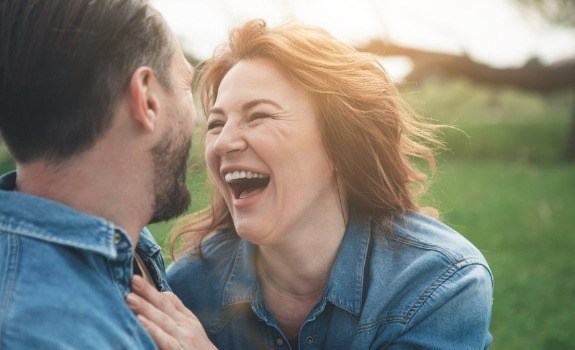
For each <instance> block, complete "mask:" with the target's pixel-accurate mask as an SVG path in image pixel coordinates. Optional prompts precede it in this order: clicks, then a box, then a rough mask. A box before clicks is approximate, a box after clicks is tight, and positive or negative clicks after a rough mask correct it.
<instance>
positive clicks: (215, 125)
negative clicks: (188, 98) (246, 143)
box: [207, 120, 226, 132]
mask: <svg viewBox="0 0 575 350" xmlns="http://www.w3.org/2000/svg"><path fill="white" fill-rule="evenodd" d="M225 124H226V123H225V122H223V121H221V120H211V121H208V125H207V127H208V131H209V132H217V131H219V130H221V129H222V128H223V127H224V125H225Z"/></svg>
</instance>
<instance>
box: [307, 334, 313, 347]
mask: <svg viewBox="0 0 575 350" xmlns="http://www.w3.org/2000/svg"><path fill="white" fill-rule="evenodd" d="M305 343H306V344H308V345H309V344H313V337H312V336H311V335H310V336H309V337H306V338H305Z"/></svg>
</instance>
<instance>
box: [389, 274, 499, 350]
mask: <svg viewBox="0 0 575 350" xmlns="http://www.w3.org/2000/svg"><path fill="white" fill-rule="evenodd" d="M450 270H452V271H453V272H452V273H451V272H450V271H449V270H448V272H447V273H446V274H444V275H443V276H441V277H440V278H438V279H437V281H436V282H435V283H433V284H432V285H430V286H429V287H428V288H427V289H426V290H425V291H424V292H423V294H422V298H420V300H421V301H420V305H418V306H416V308H414V313H413V316H412V317H411V319H410V321H409V322H408V323H407V324H406V325H405V328H404V331H403V332H402V333H401V335H400V336H399V337H398V338H397V339H396V340H395V341H394V342H393V343H392V344H391V346H390V347H388V348H387V349H392V350H398V349H442V350H448V349H454V350H455V349H457V350H464V349H473V350H476V349H487V348H488V347H489V345H490V344H491V341H492V339H493V338H492V336H491V334H490V333H489V324H490V321H491V307H492V303H493V279H492V276H491V272H490V271H489V270H488V269H487V268H486V267H485V266H484V265H481V264H465V265H464V266H462V267H459V266H457V267H454V268H452V269H450Z"/></svg>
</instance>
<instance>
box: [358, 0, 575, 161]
mask: <svg viewBox="0 0 575 350" xmlns="http://www.w3.org/2000/svg"><path fill="white" fill-rule="evenodd" d="M513 1H516V2H517V4H518V5H520V6H523V8H525V9H526V10H530V11H531V10H532V11H537V12H536V13H538V14H540V15H541V16H542V17H543V18H545V19H546V20H548V21H550V22H552V23H557V24H561V25H565V26H571V27H575V0H513ZM358 49H359V50H363V51H367V52H372V53H375V54H378V55H382V56H405V57H409V58H410V59H411V60H412V61H413V70H412V71H411V72H410V74H409V75H408V76H407V77H405V80H406V81H407V82H417V81H422V80H424V79H426V78H427V77H429V76H433V75H442V76H452V77H456V76H460V77H466V78H468V79H471V80H473V81H475V82H477V83H480V84H487V85H492V86H511V87H515V88H519V89H523V90H530V91H534V92H538V93H542V94H547V93H551V92H554V91H558V90H562V89H566V88H571V89H575V57H573V58H571V59H568V60H565V61H563V62H557V63H555V64H552V65H543V64H542V63H541V62H540V61H539V60H538V58H537V57H533V58H531V59H530V60H529V61H527V63H525V65H524V66H523V67H519V68H507V69H498V68H494V67H490V66H488V65H485V64H482V63H479V62H476V61H474V60H472V59H471V58H470V57H468V56H466V55H464V56H457V55H451V54H444V53H437V52H429V51H423V50H418V49H413V48H407V47H401V46H397V45H394V44H392V43H389V42H385V41H382V40H372V41H371V42H369V43H367V44H366V45H364V46H361V47H358ZM572 114H573V118H572V123H571V130H570V134H569V143H568V145H567V150H566V155H567V158H568V159H569V160H571V161H575V101H574V106H573V111H572Z"/></svg>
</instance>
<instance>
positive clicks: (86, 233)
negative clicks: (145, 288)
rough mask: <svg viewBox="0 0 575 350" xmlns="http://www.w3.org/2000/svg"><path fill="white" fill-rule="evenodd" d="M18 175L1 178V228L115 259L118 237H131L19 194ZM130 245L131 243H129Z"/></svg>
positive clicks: (103, 223)
mask: <svg viewBox="0 0 575 350" xmlns="http://www.w3.org/2000/svg"><path fill="white" fill-rule="evenodd" d="M15 184H16V172H11V173H8V174H6V175H3V176H2V177H0V203H1V202H4V203H10V205H2V206H0V227H2V229H3V230H5V231H9V232H14V233H16V234H19V235H22V236H27V237H31V238H35V239H40V240H44V241H49V242H52V243H56V244H60V245H66V246H72V247H76V248H80V249H83V250H88V251H92V252H95V253H99V254H102V255H104V256H106V257H108V258H111V259H115V258H116V257H117V255H118V252H117V251H116V247H115V244H114V241H115V240H117V238H116V234H120V235H124V236H125V238H128V234H127V233H126V232H125V231H124V230H123V229H122V228H120V227H117V226H115V225H114V224H112V223H111V222H109V221H106V220H104V219H102V218H98V217H96V216H91V215H88V214H86V213H83V212H80V211H77V210H75V209H72V208H70V207H67V206H65V205H62V204H60V203H57V202H54V201H51V200H48V199H45V198H42V197H37V196H32V195H28V194H25V193H21V192H15V191H14V189H15ZM127 241H128V242H130V240H129V239H127Z"/></svg>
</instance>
